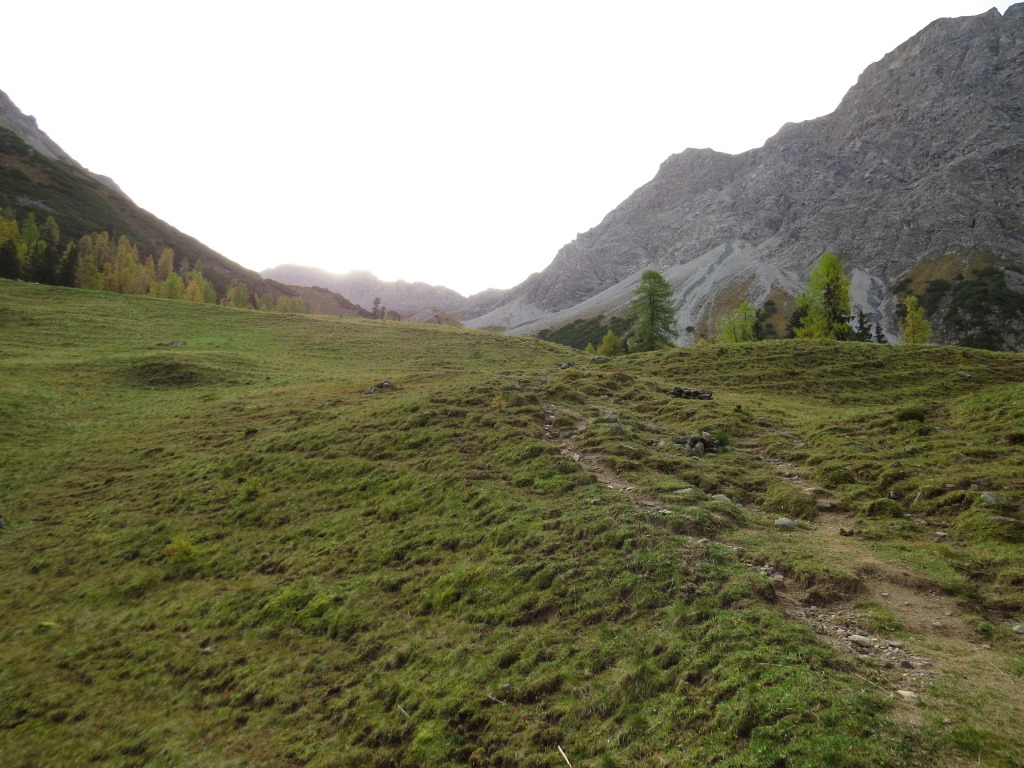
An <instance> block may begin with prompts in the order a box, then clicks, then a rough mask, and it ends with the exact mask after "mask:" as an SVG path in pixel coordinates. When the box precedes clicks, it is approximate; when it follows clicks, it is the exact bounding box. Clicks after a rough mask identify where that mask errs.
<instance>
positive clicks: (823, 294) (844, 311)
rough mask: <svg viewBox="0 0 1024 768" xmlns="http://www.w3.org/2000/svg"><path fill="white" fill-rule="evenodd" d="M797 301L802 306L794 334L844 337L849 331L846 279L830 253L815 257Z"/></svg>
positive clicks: (824, 337) (843, 339)
mask: <svg viewBox="0 0 1024 768" xmlns="http://www.w3.org/2000/svg"><path fill="white" fill-rule="evenodd" d="M797 302H798V303H799V304H800V305H801V306H803V307H804V308H805V309H806V314H805V315H804V317H803V319H802V320H800V325H799V326H798V327H797V328H796V335H797V337H799V338H804V339H836V340H837V341H846V340H848V339H849V338H850V336H852V335H853V329H852V328H850V322H849V321H850V280H849V279H848V278H847V277H846V271H845V268H844V267H843V262H842V261H841V260H840V258H839V257H838V256H836V255H835V254H834V253H824V254H822V256H821V258H820V259H818V263H817V264H816V265H815V267H814V269H812V270H811V274H810V277H809V278H808V280H807V287H806V288H805V289H804V292H803V293H802V294H800V296H799V297H798V298H797Z"/></svg>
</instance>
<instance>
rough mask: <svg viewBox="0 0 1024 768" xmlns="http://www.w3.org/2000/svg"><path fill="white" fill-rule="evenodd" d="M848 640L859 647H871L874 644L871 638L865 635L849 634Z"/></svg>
mask: <svg viewBox="0 0 1024 768" xmlns="http://www.w3.org/2000/svg"><path fill="white" fill-rule="evenodd" d="M850 642H851V643H853V644H854V645H859V646H860V647H861V648H873V647H874V645H875V644H874V642H873V641H872V640H871V638H870V637H867V636H865V635H850Z"/></svg>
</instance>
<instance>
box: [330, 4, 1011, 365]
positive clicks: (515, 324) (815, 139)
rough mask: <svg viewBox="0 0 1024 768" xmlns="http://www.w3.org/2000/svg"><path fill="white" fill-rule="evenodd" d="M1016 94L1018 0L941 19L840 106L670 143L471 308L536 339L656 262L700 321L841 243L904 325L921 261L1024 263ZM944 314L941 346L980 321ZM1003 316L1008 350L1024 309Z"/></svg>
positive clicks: (614, 296) (867, 296) (871, 301)
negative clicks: (767, 126)
mask: <svg viewBox="0 0 1024 768" xmlns="http://www.w3.org/2000/svg"><path fill="white" fill-rule="evenodd" d="M1020 93H1024V13H1022V12H1020V11H1019V10H1018V9H1017V7H1016V6H1013V7H1011V8H1010V9H1009V10H1008V11H1007V12H1006V14H1005V15H1000V14H999V12H998V11H995V10H992V11H989V12H987V13H984V14H981V15H978V16H973V17H964V18H956V19H949V18H947V19H940V20H938V21H935V22H933V23H932V24H930V25H928V26H927V27H926V28H925V29H924V30H922V31H921V32H919V33H918V34H917V35H915V36H914V37H913V38H912V39H911V40H909V41H907V42H906V43H904V44H903V45H900V46H899V47H898V48H896V49H895V50H894V51H892V52H891V53H889V54H888V55H886V56H885V57H884V58H882V59H881V60H880V61H878V62H876V63H874V64H871V65H870V66H869V67H867V69H866V70H865V71H864V73H863V74H862V75H861V76H860V78H859V79H858V81H857V83H856V84H855V85H854V86H853V87H852V88H851V89H850V90H849V92H848V93H847V94H846V96H845V98H844V99H843V100H842V103H841V104H840V105H839V107H838V108H837V109H836V110H835V111H834V112H833V113H832V114H830V115H826V116H824V117H820V118H817V119H815V120H808V121H804V122H800V123H788V124H786V125H785V126H783V127H782V129H781V130H780V131H779V132H778V133H777V134H776V135H775V136H773V137H772V138H770V139H768V141H766V142H765V143H764V145H763V146H762V147H760V148H757V149H752V150H749V151H747V152H744V153H742V154H739V155H728V154H724V153H720V152H715V151H714V150H711V149H687V150H685V151H684V152H682V153H680V154H676V155H673V156H671V157H669V158H668V159H666V160H665V161H664V162H663V163H662V165H661V167H660V169H659V170H658V173H657V174H656V175H655V177H654V178H653V179H652V180H651V181H650V182H648V183H647V184H645V185H643V186H642V187H640V188H639V189H637V190H636V191H635V192H634V193H633V194H632V195H631V196H630V197H628V198H627V199H626V200H624V201H623V202H622V203H621V204H620V205H619V206H618V207H616V208H615V209H614V210H613V211H611V212H610V213H608V214H607V215H606V216H605V217H604V219H603V220H602V221H601V222H600V223H599V224H598V225H597V226H595V227H593V228H592V229H590V230H589V231H587V232H585V233H583V234H580V235H578V236H577V237H576V239H575V240H573V241H572V242H571V243H568V244H567V245H565V246H564V247H563V248H562V249H561V250H560V251H559V252H558V253H557V254H556V255H555V258H554V260H553V261H552V263H551V264H550V265H549V266H548V267H547V268H546V269H545V270H543V271H542V272H540V273H537V274H534V275H531V276H530V277H529V278H528V279H527V280H526V281H525V282H523V283H521V284H520V285H518V286H516V287H515V288H513V289H511V290H510V291H508V292H507V293H506V294H505V295H504V296H502V297H501V299H500V300H499V301H498V303H497V305H496V306H495V307H494V308H493V309H492V310H491V311H489V312H487V313H486V314H481V315H479V316H477V317H475V318H473V319H471V320H470V321H469V322H470V324H472V325H474V326H476V327H489V326H490V327H493V326H501V327H506V328H514V331H513V332H514V333H516V334H524V335H525V334H532V333H536V332H537V331H539V330H541V329H543V328H546V327H551V326H553V325H555V324H564V323H566V322H568V321H571V320H574V319H577V318H582V317H594V316H597V315H599V314H602V313H604V312H608V311H613V310H616V309H619V308H621V307H623V306H624V305H626V304H627V303H628V302H629V300H630V299H631V298H632V291H633V289H634V288H635V286H636V284H637V281H638V279H639V276H640V274H641V272H642V271H643V270H644V269H649V268H652V267H653V268H656V269H658V270H660V271H661V272H662V273H663V274H664V275H665V277H666V279H667V280H668V281H669V283H670V284H671V285H672V287H673V290H674V297H675V300H676V305H677V306H678V308H679V309H678V313H677V317H676V321H677V326H678V327H679V328H680V329H684V328H686V327H688V326H700V325H701V323H702V321H706V320H710V319H712V318H711V311H712V310H711V307H713V306H715V305H716V302H715V298H716V297H718V296H719V295H720V294H721V293H722V292H723V291H725V290H731V287H732V286H734V285H736V284H738V283H739V282H741V281H745V282H746V283H747V284H748V285H749V288H748V291H747V295H748V296H749V297H751V299H752V301H753V302H754V303H755V304H756V303H758V302H760V301H762V300H763V298H765V297H767V296H768V295H769V294H770V293H771V292H772V291H774V290H778V289H781V290H782V291H785V292H788V293H790V294H791V295H795V294H796V293H799V291H800V290H801V288H802V286H803V283H804V282H805V278H806V276H807V273H808V272H809V270H810V269H811V267H812V265H813V254H816V253H820V252H821V251H822V250H829V251H834V252H836V253H839V254H840V255H841V256H842V257H843V259H844V260H845V261H846V263H847V267H848V269H850V270H851V271H852V285H851V293H852V294H853V295H852V300H853V303H854V304H857V305H860V306H862V307H863V308H864V311H865V313H866V314H870V315H874V316H876V317H878V316H881V317H882V319H883V320H884V325H885V327H886V328H893V327H895V322H894V311H895V308H896V302H895V301H894V299H893V298H892V296H891V294H890V292H889V289H888V286H889V285H891V284H892V281H893V278H894V277H895V276H896V275H899V274H901V273H902V272H904V271H906V270H908V269H910V268H912V267H914V266H915V265H916V264H917V263H918V262H920V261H922V260H926V259H933V258H938V257H941V256H945V255H946V254H953V253H957V254H961V253H967V252H971V251H976V250H980V251H985V252H989V253H992V254H995V255H998V256H1000V257H1003V258H1007V259H1010V260H1011V262H1012V263H1014V264H1017V265H1020V264H1022V254H1024V197H1022V189H1021V187H1020V186H1019V185H1018V179H1019V174H1018V173H1016V171H1017V169H1019V168H1020V167H1021V166H1022V165H1024V140H1022V139H1024V120H1019V119H1016V117H1015V116H1017V115H1018V113H1019V109H1020V95H1019V94H1020ZM964 190H970V195H969V197H970V204H969V205H968V204H965V202H964V201H965V199H966V198H965V197H964V195H965V192H964ZM1007 279H1008V280H1010V279H1014V280H1016V278H1015V277H1014V276H1013V275H1009V276H1008V278H1007ZM1015 290H1019V289H1015ZM346 295H347V294H346ZM933 322H936V321H935V320H933ZM936 326H937V327H936V332H937V336H938V337H939V340H941V341H944V342H954V341H958V340H961V339H962V338H963V336H964V335H965V334H967V333H970V332H971V331H972V330H973V329H970V328H965V329H961V330H958V329H957V328H955V327H953V326H945V327H943V326H942V325H941V322H937V323H936ZM998 330H999V332H1000V333H1002V334H1003V342H1004V344H1005V345H1006V346H1007V347H1010V346H1012V345H1013V344H1014V341H1013V340H1014V339H1016V338H1018V337H1019V336H1020V335H1021V333H1022V332H1024V323H1022V321H1020V320H1015V321H1013V322H1010V323H1007V324H1005V326H999V329H998ZM680 339H681V340H685V341H692V340H693V338H692V336H691V335H690V334H687V333H685V332H683V333H681V335H680Z"/></svg>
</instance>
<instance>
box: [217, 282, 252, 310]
mask: <svg viewBox="0 0 1024 768" xmlns="http://www.w3.org/2000/svg"><path fill="white" fill-rule="evenodd" d="M221 304H223V305H224V306H226V307H236V308H238V309H250V308H251V305H250V304H249V286H248V285H246V284H245V283H243V282H242V281H241V280H232V281H231V285H230V286H229V287H228V292H227V295H225V296H224V298H223V299H222V300H221Z"/></svg>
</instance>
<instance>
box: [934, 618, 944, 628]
mask: <svg viewBox="0 0 1024 768" xmlns="http://www.w3.org/2000/svg"><path fill="white" fill-rule="evenodd" d="M932 626H933V627H935V628H936V629H942V627H944V626H945V625H944V624H943V623H942V622H941V621H939V620H938V619H936V620H935V621H933V622H932Z"/></svg>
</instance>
